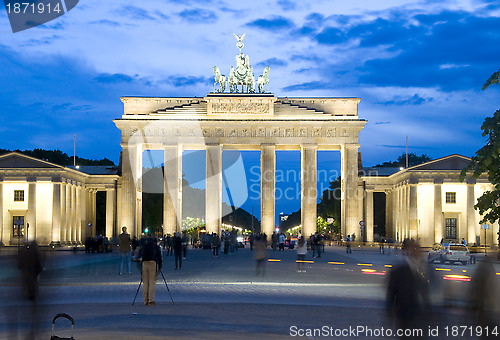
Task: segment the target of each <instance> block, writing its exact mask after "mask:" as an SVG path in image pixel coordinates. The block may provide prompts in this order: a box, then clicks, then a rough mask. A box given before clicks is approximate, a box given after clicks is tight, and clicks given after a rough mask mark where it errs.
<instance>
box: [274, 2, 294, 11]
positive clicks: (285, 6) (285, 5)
mask: <svg viewBox="0 0 500 340" xmlns="http://www.w3.org/2000/svg"><path fill="white" fill-rule="evenodd" d="M278 5H279V6H280V7H281V9H282V10H284V11H293V10H296V9H297V4H296V3H295V2H293V1H291V0H278Z"/></svg>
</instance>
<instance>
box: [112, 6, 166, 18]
mask: <svg viewBox="0 0 500 340" xmlns="http://www.w3.org/2000/svg"><path fill="white" fill-rule="evenodd" d="M115 13H117V14H119V15H122V16H125V17H129V18H131V19H133V20H151V21H155V20H156V18H154V17H153V16H151V15H150V14H149V12H148V11H146V10H145V9H143V8H140V7H136V6H131V5H128V6H123V7H122V8H120V9H118V10H115Z"/></svg>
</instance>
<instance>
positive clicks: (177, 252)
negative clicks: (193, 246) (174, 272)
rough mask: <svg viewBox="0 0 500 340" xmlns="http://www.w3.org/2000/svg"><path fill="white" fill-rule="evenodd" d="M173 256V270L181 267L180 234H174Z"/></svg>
mask: <svg viewBox="0 0 500 340" xmlns="http://www.w3.org/2000/svg"><path fill="white" fill-rule="evenodd" d="M173 246H174V256H175V269H181V267H182V238H181V233H175V236H174V240H173Z"/></svg>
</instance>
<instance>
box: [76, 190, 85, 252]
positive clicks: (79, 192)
mask: <svg viewBox="0 0 500 340" xmlns="http://www.w3.org/2000/svg"><path fill="white" fill-rule="evenodd" d="M75 195H76V197H75V227H76V230H75V232H76V233H75V241H79V242H81V241H83V240H82V228H83V227H84V225H83V224H82V200H81V198H82V187H81V183H78V184H77V187H76V189H75Z"/></svg>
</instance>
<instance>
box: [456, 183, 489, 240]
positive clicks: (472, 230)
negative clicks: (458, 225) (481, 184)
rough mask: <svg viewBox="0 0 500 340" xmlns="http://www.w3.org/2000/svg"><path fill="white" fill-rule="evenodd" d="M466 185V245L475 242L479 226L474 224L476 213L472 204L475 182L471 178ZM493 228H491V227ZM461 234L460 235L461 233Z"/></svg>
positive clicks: (474, 201)
mask: <svg viewBox="0 0 500 340" xmlns="http://www.w3.org/2000/svg"><path fill="white" fill-rule="evenodd" d="M466 183H467V240H466V241H467V243H474V242H476V228H477V226H478V225H479V223H478V222H476V211H475V210H474V204H476V197H475V195H474V185H475V184H476V180H475V179H473V178H468V179H467V180H466ZM491 227H493V226H491ZM461 234H462V233H461Z"/></svg>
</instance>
